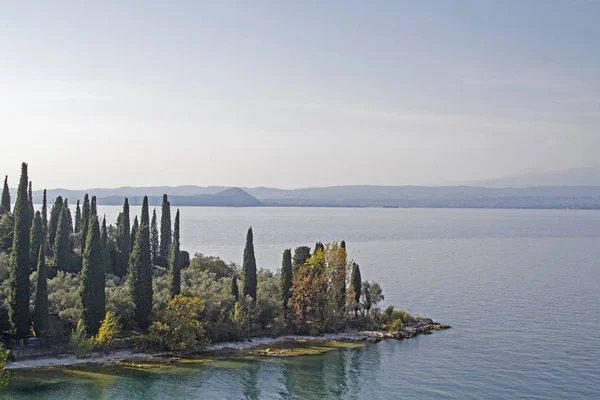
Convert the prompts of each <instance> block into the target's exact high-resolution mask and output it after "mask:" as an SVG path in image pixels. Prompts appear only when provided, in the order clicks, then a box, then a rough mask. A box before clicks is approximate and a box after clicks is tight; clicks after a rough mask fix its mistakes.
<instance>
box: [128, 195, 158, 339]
mask: <svg viewBox="0 0 600 400" xmlns="http://www.w3.org/2000/svg"><path fill="white" fill-rule="evenodd" d="M149 220H150V218H149V215H148V196H145V197H144V202H143V204H142V217H141V223H140V228H139V229H138V232H137V236H136V238H135V246H134V247H133V251H132V252H131V257H130V261H129V276H128V278H127V282H128V285H129V291H130V293H131V298H132V299H133V303H134V304H135V311H134V318H135V320H136V322H137V324H138V326H139V327H140V328H141V329H143V330H145V329H146V328H147V327H148V324H149V317H150V312H151V311H152V260H151V258H152V257H151V254H150V230H149V226H148V222H149Z"/></svg>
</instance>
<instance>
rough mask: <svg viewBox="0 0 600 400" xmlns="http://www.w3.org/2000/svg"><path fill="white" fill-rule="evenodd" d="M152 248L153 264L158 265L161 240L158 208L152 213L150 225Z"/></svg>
mask: <svg viewBox="0 0 600 400" xmlns="http://www.w3.org/2000/svg"><path fill="white" fill-rule="evenodd" d="M150 248H151V250H152V264H154V265H158V262H159V259H158V258H159V255H158V252H159V249H160V239H159V237H158V225H157V223H156V208H155V209H154V210H153V211H152V222H151V223H150Z"/></svg>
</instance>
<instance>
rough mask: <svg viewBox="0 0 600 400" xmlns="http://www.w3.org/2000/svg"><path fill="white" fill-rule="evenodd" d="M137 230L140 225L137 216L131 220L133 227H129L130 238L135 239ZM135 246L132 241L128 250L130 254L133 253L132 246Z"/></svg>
mask: <svg viewBox="0 0 600 400" xmlns="http://www.w3.org/2000/svg"><path fill="white" fill-rule="evenodd" d="M138 229H140V223H139V222H138V217H137V215H136V216H135V217H134V218H133V225H132V226H131V237H132V238H135V237H136V236H137V231H138ZM134 245H135V243H134V242H133V241H132V242H131V247H130V248H129V252H130V253H131V252H132V251H133V246H134Z"/></svg>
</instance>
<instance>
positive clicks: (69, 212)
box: [64, 199, 83, 252]
mask: <svg viewBox="0 0 600 400" xmlns="http://www.w3.org/2000/svg"><path fill="white" fill-rule="evenodd" d="M64 207H65V208H66V209H67V219H68V220H69V233H71V232H73V217H72V216H71V209H70V208H69V199H65V204H64ZM81 251H82V252H83V249H82V250H81Z"/></svg>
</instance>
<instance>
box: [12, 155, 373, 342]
mask: <svg viewBox="0 0 600 400" xmlns="http://www.w3.org/2000/svg"><path fill="white" fill-rule="evenodd" d="M7 179H8V178H6V179H5V182H4V190H3V193H2V199H1V202H0V213H1V215H0V279H2V284H1V286H0V300H1V301H2V305H1V307H2V308H6V310H7V314H8V320H9V322H10V330H11V333H12V335H13V338H14V339H16V340H22V339H27V338H28V337H29V336H39V337H42V338H43V337H47V336H56V335H58V334H59V333H58V332H52V329H51V326H50V324H49V321H48V318H49V315H53V314H57V315H58V317H59V318H61V319H62V320H66V321H69V322H70V323H71V324H72V326H73V327H75V326H77V328H76V329H75V330H74V333H73V338H74V341H75V342H76V343H77V345H78V346H83V343H88V342H86V340H87V338H90V337H91V338H95V339H94V340H95V341H96V342H95V343H106V342H107V341H109V339H107V338H111V339H110V340H112V338H113V336H116V335H117V334H118V332H119V331H120V330H121V329H120V328H122V330H123V332H131V331H137V332H140V333H142V335H141V336H140V335H138V337H139V340H138V345H139V347H141V348H144V349H153V350H157V349H173V350H184V349H190V348H198V347H201V346H202V345H204V344H206V343H208V341H210V340H212V341H223V340H233V339H239V338H240V337H245V336H251V335H252V334H254V333H257V332H260V331H263V330H265V329H268V330H270V331H271V332H272V333H273V332H275V333H276V332H281V333H284V332H296V333H313V334H314V333H319V332H324V331H332V330H337V329H343V328H345V327H347V326H349V325H356V324H357V323H370V322H369V321H377V320H378V316H379V314H378V313H377V312H375V311H378V310H377V309H376V306H377V304H378V303H380V302H381V301H382V300H383V294H382V290H381V287H380V286H379V285H378V284H377V283H375V282H368V281H362V278H361V273H360V267H359V266H358V264H356V263H355V262H353V261H351V260H348V257H347V251H346V243H345V242H344V241H342V242H341V243H339V244H338V243H329V244H323V243H320V242H317V243H316V245H315V246H314V248H313V249H311V248H310V247H308V246H301V247H298V248H296V249H295V250H294V251H293V253H292V250H291V249H286V250H285V251H284V252H283V257H282V266H281V270H280V271H279V272H277V273H273V272H271V271H268V270H264V269H258V268H257V263H256V257H255V253H254V236H253V230H252V228H250V229H249V230H248V232H247V236H246V246H245V249H244V253H243V263H242V266H241V267H239V266H238V265H236V264H234V263H230V264H226V263H224V262H223V261H222V260H220V259H218V258H215V257H206V256H204V255H202V254H196V255H195V256H194V257H193V259H191V260H190V257H189V254H188V253H187V252H185V251H182V250H181V249H180V213H179V210H177V211H176V214H175V218H174V223H172V221H171V206H170V203H169V199H168V197H167V195H166V194H165V195H164V196H163V199H162V206H161V218H160V222H159V221H158V219H157V213H156V210H153V211H152V216H150V210H149V207H148V198H147V197H145V198H144V200H143V204H142V209H141V213H140V218H139V219H138V217H137V216H136V217H135V218H134V220H133V222H132V221H131V216H130V208H129V204H128V201H127V199H125V201H124V204H123V210H122V212H121V213H120V214H119V216H118V218H117V221H116V225H115V226H113V225H108V226H107V222H106V218H105V217H102V218H100V216H99V215H98V210H97V205H96V198H95V197H93V196H92V197H91V198H90V197H89V196H88V195H85V197H84V199H83V201H82V202H81V203H80V201H79V200H77V202H76V206H75V213H74V216H73V214H72V212H71V210H70V208H69V207H70V206H69V203H68V200H67V199H63V198H61V197H60V196H59V197H57V198H56V199H55V201H54V204H53V206H52V207H51V210H50V212H49V213H48V205H47V199H46V191H44V196H43V202H42V209H41V211H37V212H34V207H33V201H32V196H31V194H32V184H31V182H30V181H29V177H28V166H27V164H25V163H23V165H22V167H21V177H20V181H19V185H18V190H17V198H16V201H15V205H14V209H12V210H11V201H10V193H9V191H8V182H7ZM48 214H49V215H48ZM8 236H11V237H12V240H10V241H9V240H8V239H7V237H8ZM2 252H4V253H6V254H8V256H6V255H2V254H1V253H2ZM363 316H364V317H363ZM359 317H363V318H359ZM117 325H119V326H118V327H117ZM122 336H127V335H122ZM88 344H89V343H88Z"/></svg>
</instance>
